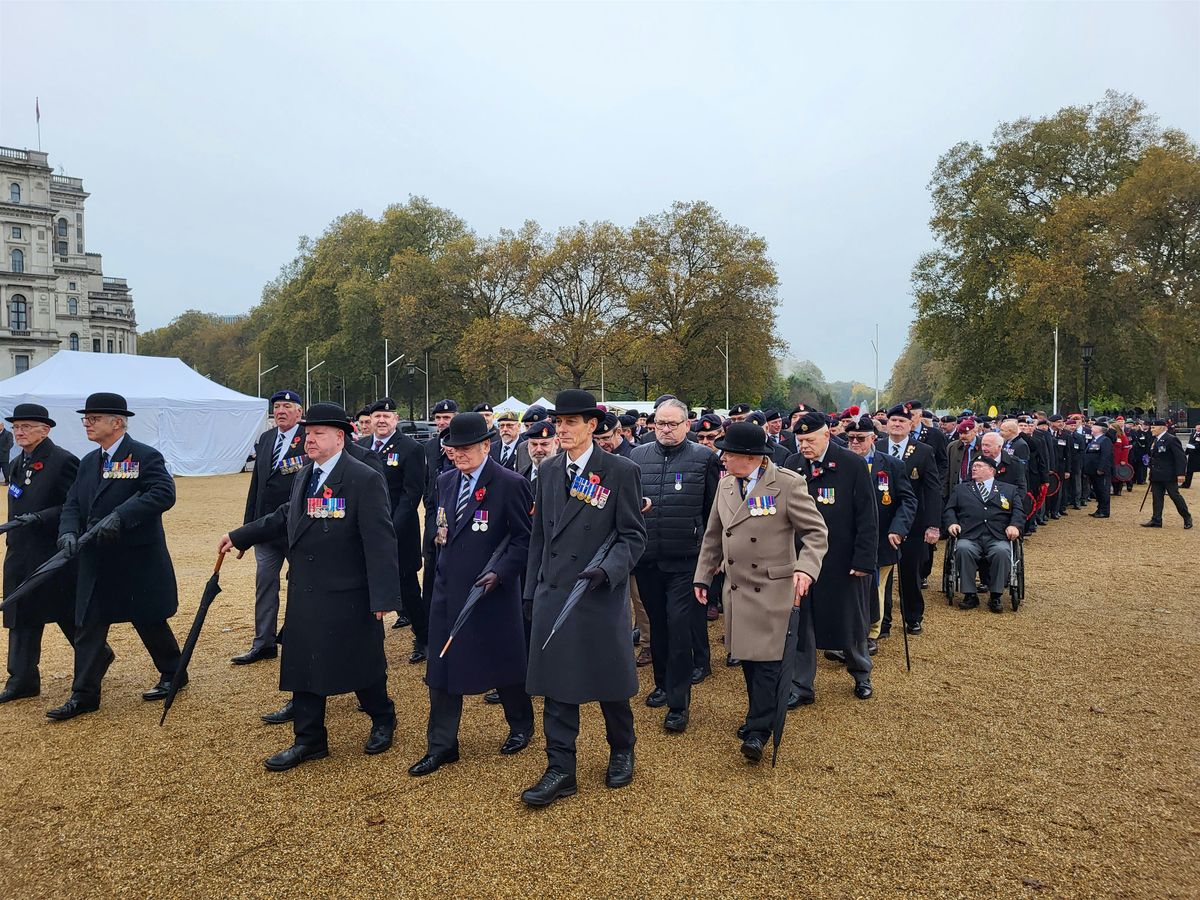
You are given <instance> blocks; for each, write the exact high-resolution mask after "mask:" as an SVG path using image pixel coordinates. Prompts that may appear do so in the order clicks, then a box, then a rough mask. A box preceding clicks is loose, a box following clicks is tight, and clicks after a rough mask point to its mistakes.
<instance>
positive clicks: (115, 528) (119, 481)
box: [46, 392, 187, 721]
mask: <svg viewBox="0 0 1200 900" xmlns="http://www.w3.org/2000/svg"><path fill="white" fill-rule="evenodd" d="M78 412H80V413H82V415H83V426H84V430H85V431H86V432H87V437H88V440H90V441H93V442H94V443H96V444H98V445H99V447H98V448H97V449H96V450H93V451H92V452H91V453H89V454H87V455H86V456H84V458H83V459H82V460H80V461H79V471H78V472H77V473H76V476H75V482H74V484H72V485H71V489H70V491H69V492H68V493H67V499H66V501H65V502H64V503H63V509H62V515H61V517H60V518H59V523H58V548H59V549H60V550H64V551H66V552H67V553H68V554H70V555H75V554H78V556H79V576H78V579H77V584H76V590H75V626H76V631H75V679H74V681H73V682H72V684H71V696H70V698H69V699H68V700H67V702H66V703H64V704H63V705H62V706H58V707H55V708H54V709H52V710H49V711H48V712H47V713H46V715H47V716H49V717H50V718H51V719H56V720H59V721H62V720H65V719H71V718H74V717H75V716H78V715H81V714H83V713H89V712H95V711H96V710H97V709H99V708H100V682H101V680H102V679H103V678H104V673H105V672H106V671H108V666H109V664H110V663H111V662H112V651H111V650H110V649H109V647H108V646H107V641H108V627H109V625H111V624H113V623H115V622H132V623H133V627H134V629H135V630H136V631H137V633H138V637H140V638H141V639H142V643H143V644H144V645H145V647H146V650H147V651H149V653H150V658H151V659H152V660H153V661H154V667H155V668H156V669H157V670H158V673H159V678H158V683H157V684H155V685H154V687H152V688H150V690H148V691H146V692H145V693H144V694H142V699H144V700H162V699H163V698H164V697H166V696H167V692H168V691H169V690H170V688H171V680H170V679H171V678H172V677H174V675H175V669H176V668H177V667H178V665H179V644H178V643H177V642H176V640H175V635H174V634H172V633H171V626H170V625H168V624H167V619H169V618H170V617H171V616H173V615H175V611H176V609H177V608H178V605H179V602H178V596H177V594H176V586H175V569H174V567H173V566H172V565H171V554H170V553H169V552H168V551H167V537H166V534H165V533H164V532H163V525H162V515H163V513H165V512H166V511H167V510H168V509H170V508H171V507H172V506H174V505H175V481H174V480H173V479H172V478H171V474H170V473H169V472H168V471H167V465H166V462H165V461H164V460H163V457H162V454H161V453H159V452H158V451H157V450H155V449H154V448H153V447H151V446H149V445H147V444H143V443H141V442H140V441H135V440H134V439H133V438H131V437H129V435H128V434H126V428H127V426H128V422H129V418H130V417H131V416H132V415H133V413H132V412H131V411H130V410H129V409H128V408H127V407H126V403H125V398H124V397H122V396H121V395H120V394H111V393H107V392H105V393H95V394H92V395H90V396H89V397H88V398H87V402H86V403H84V406H83V409H81V410H78ZM84 533H90V534H91V536H92V537H91V538H90V539H89V541H88V543H86V544H85V545H83V546H82V547H81V546H79V537H80V536H81V535H83V534H84ZM181 677H182V684H180V687H182V686H183V685H184V684H187V673H186V672H185V673H183V675H182V676H181Z"/></svg>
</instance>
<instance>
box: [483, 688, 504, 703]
mask: <svg viewBox="0 0 1200 900" xmlns="http://www.w3.org/2000/svg"><path fill="white" fill-rule="evenodd" d="M483 702H484V703H491V704H496V703H499V702H500V692H499V691H498V690H496V689H495V688H492V690H490V691H488V692H487V693H486V694H484V695H483Z"/></svg>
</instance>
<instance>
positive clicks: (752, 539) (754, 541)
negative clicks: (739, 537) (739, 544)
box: [750, 537, 758, 544]
mask: <svg viewBox="0 0 1200 900" xmlns="http://www.w3.org/2000/svg"><path fill="white" fill-rule="evenodd" d="M750 543H752V544H757V543H758V538H756V537H752V538H750Z"/></svg>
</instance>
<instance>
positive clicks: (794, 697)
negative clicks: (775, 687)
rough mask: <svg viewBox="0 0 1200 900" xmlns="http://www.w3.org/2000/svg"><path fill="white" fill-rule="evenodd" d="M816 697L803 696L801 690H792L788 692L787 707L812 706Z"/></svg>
mask: <svg viewBox="0 0 1200 900" xmlns="http://www.w3.org/2000/svg"><path fill="white" fill-rule="evenodd" d="M815 699H816V698H815V697H803V696H801V695H800V692H799V691H792V692H791V693H790V694H788V703H787V707H788V709H799V708H800V707H801V706H810V705H812V703H813V701H814V700H815Z"/></svg>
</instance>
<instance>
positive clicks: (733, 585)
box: [729, 584, 737, 591]
mask: <svg viewBox="0 0 1200 900" xmlns="http://www.w3.org/2000/svg"><path fill="white" fill-rule="evenodd" d="M729 589H730V590H731V591H736V590H737V585H736V584H731V585H730V586H729Z"/></svg>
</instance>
